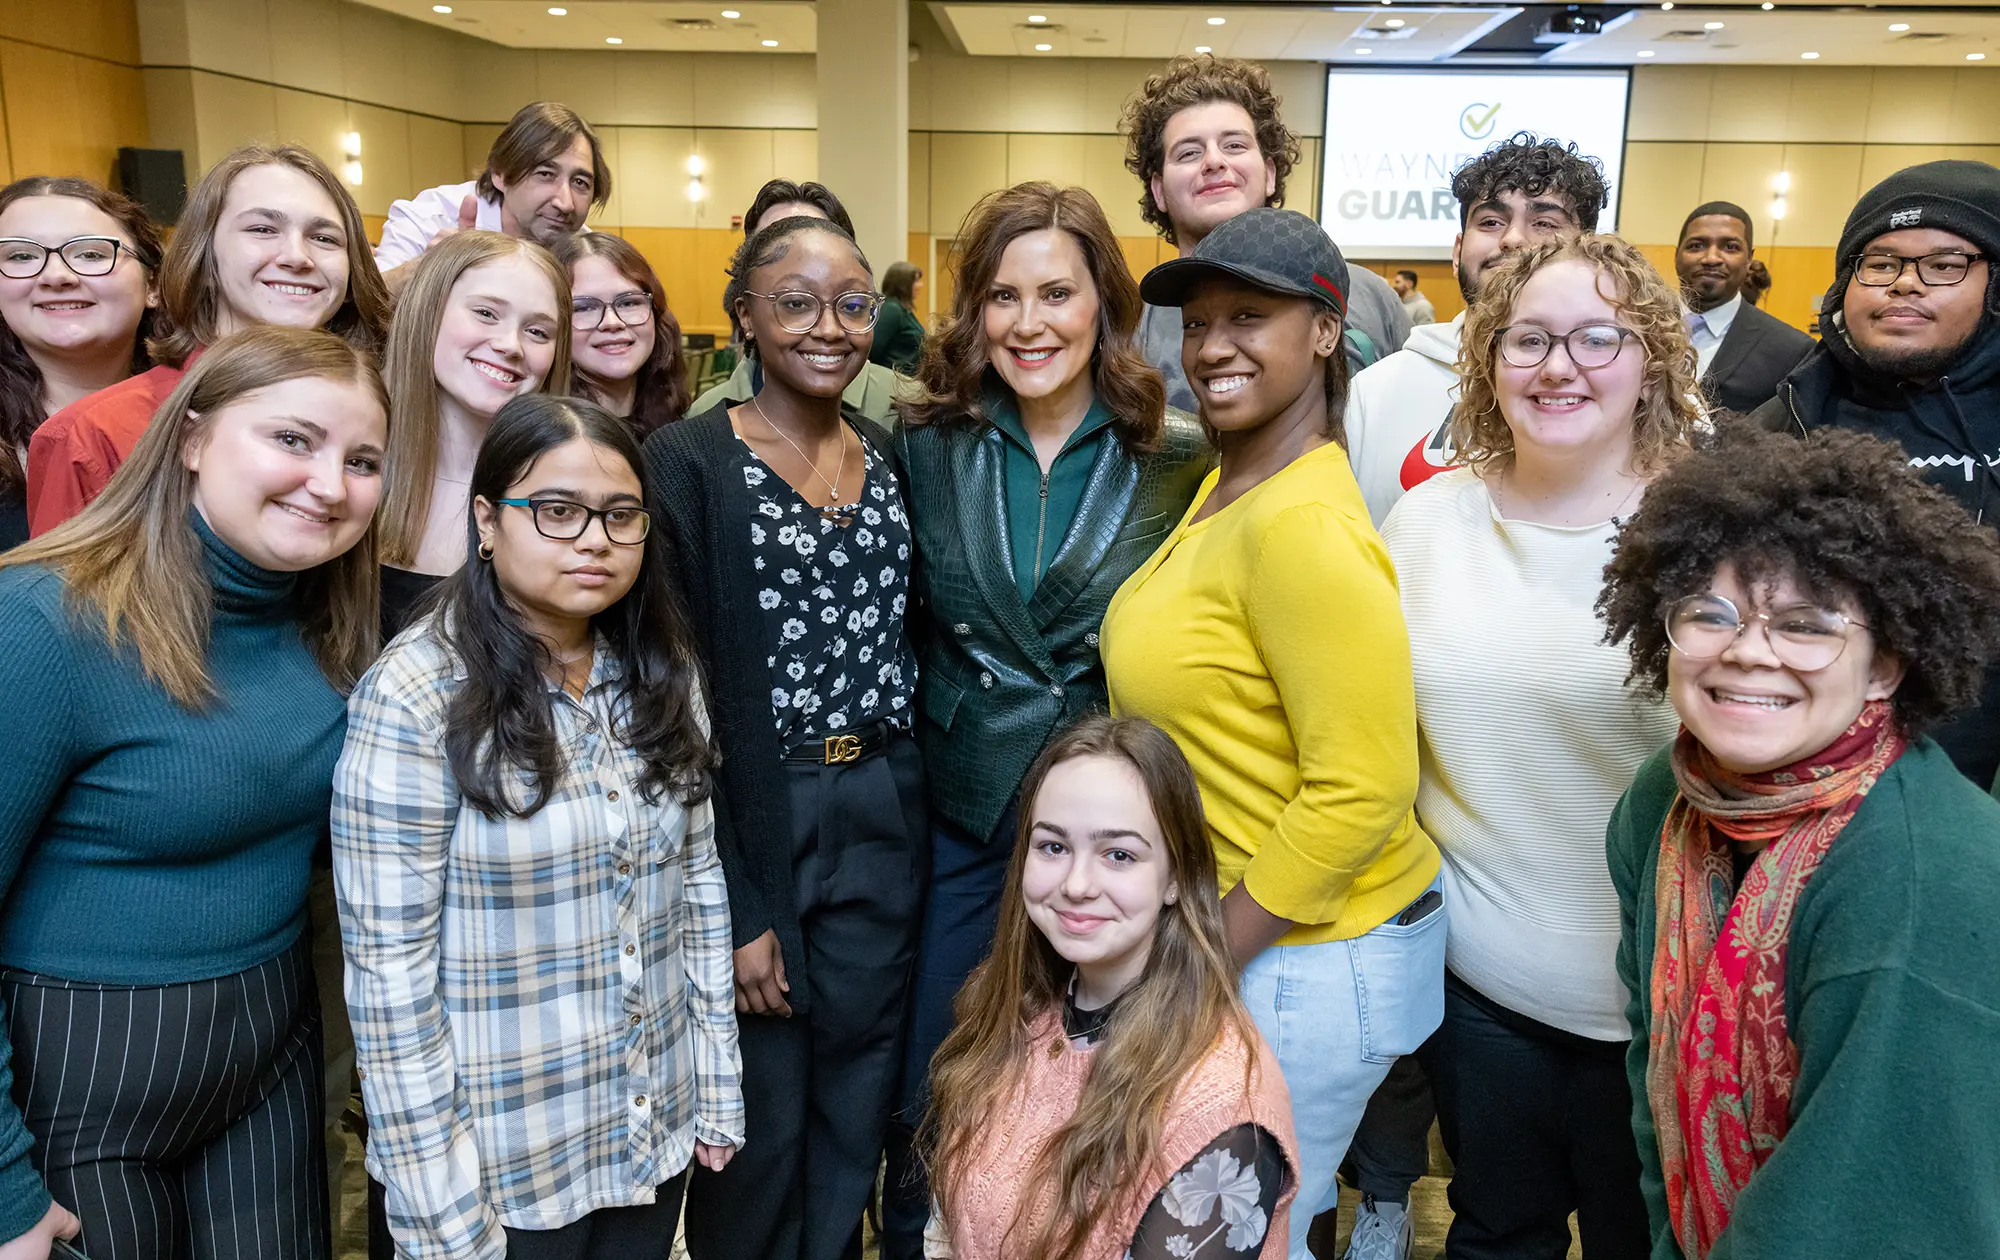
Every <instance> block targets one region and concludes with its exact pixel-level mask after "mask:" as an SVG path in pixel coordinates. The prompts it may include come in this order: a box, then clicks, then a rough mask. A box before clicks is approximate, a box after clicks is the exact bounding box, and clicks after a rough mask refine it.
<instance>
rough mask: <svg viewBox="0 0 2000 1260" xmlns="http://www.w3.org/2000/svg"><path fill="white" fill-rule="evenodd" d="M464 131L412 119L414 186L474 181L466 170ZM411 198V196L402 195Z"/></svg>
mask: <svg viewBox="0 0 2000 1260" xmlns="http://www.w3.org/2000/svg"><path fill="white" fill-rule="evenodd" d="M463 131H464V129H463V128H461V127H460V126H459V125H458V124H457V123H449V122H440V121H438V120H437V119H435V118H424V117H422V116H420V115H416V114H412V115H411V116H410V187H411V189H412V190H421V189H425V188H435V187H437V186H438V185H439V184H461V183H464V182H465V181H466V180H467V179H470V178H471V174H470V173H469V172H468V171H467V170H466V169H465V136H464V135H463ZM398 195H400V196H405V197H407V196H408V195H409V194H408V193H402V194H398Z"/></svg>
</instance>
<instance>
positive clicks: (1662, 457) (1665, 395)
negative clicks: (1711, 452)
mask: <svg viewBox="0 0 2000 1260" xmlns="http://www.w3.org/2000/svg"><path fill="white" fill-rule="evenodd" d="M1572 259H1573V260H1576V261H1578V262H1583V263H1588V264H1589V265H1590V266H1592V267H1594V268H1596V269H1597V272H1598V274H1599V275H1600V276H1607V277H1609V278H1610V280H1611V290H1612V291H1611V292H1610V293H1609V294H1606V297H1607V298H1609V300H1610V302H1611V306H1612V309H1614V310H1615V311H1617V312H1618V319H1619V322H1620V323H1621V324H1622V325H1623V326H1624V327H1626V328H1629V329H1631V330H1632V331H1633V332H1635V333H1637V334H1638V338H1639V345H1640V347H1641V349H1643V350H1644V352H1645V355H1646V374H1645V376H1644V377H1643V378H1642V379H1641V381H1640V384H1639V405H1638V408H1637V409H1636V410H1635V412H1634V413H1633V416H1632V463H1633V471H1634V472H1636V473H1638V474H1640V475H1641V476H1651V475H1653V474H1655V473H1658V472H1659V471H1661V470H1662V469H1664V468H1665V467H1666V466H1667V465H1668V464H1669V463H1670V462H1672V460H1673V459H1674V457H1675V456H1676V454H1678V453H1679V452H1681V451H1682V450H1685V449H1686V447H1687V443H1688V441H1689V439H1690V438H1691V437H1692V436H1693V435H1694V434H1695V433H1696V432H1698V431H1699V430H1700V429H1701V428H1702V427H1703V426H1704V425H1705V424H1706V423H1707V412H1706V409H1705V408H1704V407H1703V405H1702V403H1701V395H1700V392H1699V387H1698V386H1697V385H1696V384H1695V357H1694V344H1693V343H1692V342H1690V341H1689V340H1688V333H1687V325H1686V324H1684V323H1683V322H1682V320H1681V300H1680V297H1679V295H1678V294H1676V293H1675V292H1674V290H1673V289H1671V288H1669V287H1668V286H1667V282H1666V281H1665V280H1663V279H1661V278H1660V273H1659V272H1658V271H1656V270H1654V268H1653V264H1652V263H1650V262H1648V261H1647V260H1646V256H1645V255H1644V254H1642V253H1640V252H1639V251H1638V250H1637V249H1635V248H1634V247H1632V246H1631V245H1628V244H1627V243H1626V242H1625V241H1624V240H1623V239H1621V238H1620V237H1617V236H1612V235H1609V234H1598V233H1594V232H1586V233H1583V234H1582V235H1580V236H1573V237H1568V238H1564V239H1559V240H1554V241H1548V242H1545V243H1543V244H1540V245H1535V246H1531V247H1529V248H1527V249H1523V250H1521V251H1520V252H1518V253H1516V254H1515V255H1513V256H1512V257H1511V258H1509V259H1507V260H1506V261H1505V262H1503V263H1502V264H1500V266H1499V267H1498V268H1496V269H1495V270H1494V271H1493V273H1492V274H1491V275H1489V276H1487V277H1486V278H1485V279H1484V280H1482V281H1480V284H1479V299H1478V301H1476V302H1475V303H1473V306H1472V309H1471V310H1469V311H1467V312H1466V315H1465V332H1464V335H1463V336H1462V337H1460V339H1459V343H1458V364H1457V367H1458V376H1459V380H1460V382H1461V389H1460V393H1459V399H1458V406H1457V407H1456V409H1454V410H1453V412H1452V419H1451V440H1452V442H1453V444H1454V445H1455V446H1456V447H1457V449H1458V460H1459V462H1461V463H1465V464H1470V465H1471V466H1472V467H1474V468H1476V469H1478V470H1479V471H1481V472H1482V473H1483V472H1485V471H1486V470H1487V469H1488V467H1490V466H1493V465H1496V464H1501V463H1504V462H1505V461H1507V460H1509V459H1511V458H1512V457H1513V454H1514V432H1513V430H1511V429H1509V428H1508V427H1507V420H1506V417H1504V416H1502V415H1501V414H1500V403H1499V400H1498V399H1497V398H1496V397H1495V393H1494V379H1495V377H1496V375H1497V374H1498V372H1499V362H1500V330H1501V329H1502V328H1504V327H1505V326H1506V324H1507V321H1508V320H1509V319H1511V318H1512V317H1513V314H1514V303H1515V300H1516V299H1517V298H1519V297H1520V294H1521V289H1522V288H1523V287H1524V286H1525V285H1526V284H1527V283H1528V280H1529V278H1530V277H1531V276H1533V275H1534V274H1535V273H1536V272H1538V271H1540V270H1541V269H1542V268H1544V267H1547V266H1549V265H1551V264H1553V263H1559V262H1567V261H1570V260H1572Z"/></svg>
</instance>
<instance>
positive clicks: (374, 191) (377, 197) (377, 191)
mask: <svg viewBox="0 0 2000 1260" xmlns="http://www.w3.org/2000/svg"><path fill="white" fill-rule="evenodd" d="M348 116H349V118H350V119H351V120H352V122H353V124H354V129H355V130H356V131H358V132H360V133H361V173H362V180H361V186H360V187H359V188H350V189H349V190H348V191H350V192H352V193H353V194H354V204H356V205H358V206H360V207H361V212H362V213H363V214H387V213H389V203H390V202H392V201H394V200H396V199H397V198H398V197H411V196H415V195H416V194H417V193H418V192H419V191H420V190H422V189H424V188H426V187H429V185H426V184H422V183H419V182H418V181H417V178H416V175H415V173H414V172H413V171H412V170H411V168H410V116H409V115H408V114H405V113H401V112H399V111H397V110H390V109H381V108H378V107H376V106H374V105H361V104H355V105H352V106H350V107H349V115H348ZM333 169H334V171H335V172H336V173H339V172H340V164H339V163H336V164H335V165H334V168H333Z"/></svg>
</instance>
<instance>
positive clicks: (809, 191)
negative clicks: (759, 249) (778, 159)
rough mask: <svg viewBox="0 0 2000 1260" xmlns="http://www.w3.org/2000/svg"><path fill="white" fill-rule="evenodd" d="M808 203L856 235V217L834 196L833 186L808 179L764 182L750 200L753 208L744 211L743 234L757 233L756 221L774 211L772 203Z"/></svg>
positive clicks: (848, 232) (774, 204) (843, 228)
mask: <svg viewBox="0 0 2000 1260" xmlns="http://www.w3.org/2000/svg"><path fill="white" fill-rule="evenodd" d="M783 205H806V206H814V207H817V208H818V210H819V212H820V213H821V214H823V215H825V216H826V217H827V218H828V219H830V220H832V221H833V222H834V223H836V224H838V225H839V226H840V230H841V231H843V232H845V233H847V234H848V235H849V236H852V235H854V220H853V219H850V218H848V217H847V207H846V206H843V205H841V204H840V198H838V197H836V196H834V195H833V189H831V188H828V187H827V186H826V185H825V184H820V183H815V182H814V181H812V180H806V181H805V182H804V183H793V182H792V181H791V180H789V179H773V180H768V181H766V182H765V184H764V186H763V187H762V188H759V189H758V190H757V195H756V196H755V197H753V198H751V200H750V208H749V209H748V210H745V211H744V212H743V235H745V236H755V235H756V234H757V220H759V219H761V218H763V217H764V216H765V215H767V214H769V213H770V212H771V207H772V206H783Z"/></svg>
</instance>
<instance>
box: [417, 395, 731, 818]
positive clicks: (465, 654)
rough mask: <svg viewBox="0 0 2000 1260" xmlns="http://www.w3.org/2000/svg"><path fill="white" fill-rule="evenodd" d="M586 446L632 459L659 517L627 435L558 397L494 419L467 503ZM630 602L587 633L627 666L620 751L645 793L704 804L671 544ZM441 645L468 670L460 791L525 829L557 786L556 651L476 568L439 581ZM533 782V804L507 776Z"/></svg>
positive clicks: (657, 545)
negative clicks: (570, 445)
mask: <svg viewBox="0 0 2000 1260" xmlns="http://www.w3.org/2000/svg"><path fill="white" fill-rule="evenodd" d="M578 438H582V439H583V440H584V441H587V442H589V443H590V444H591V445H593V446H596V447H599V448H601V449H603V450H606V451H609V452H611V453H612V454H614V455H616V456H618V457H619V458H620V459H622V460H624V461H625V463H626V464H627V465H628V466H629V467H630V468H631V469H632V474H633V476H635V477H637V478H638V480H639V485H640V486H641V487H642V489H641V494H642V495H643V496H644V497H643V498H642V500H641V501H642V503H643V504H644V506H645V507H646V508H647V509H648V510H655V505H654V504H653V502H652V501H651V492H650V490H647V489H645V488H644V487H646V484H647V483H646V474H645V467H646V465H645V460H644V459H643V458H642V457H641V455H640V454H639V443H638V441H637V440H636V439H635V438H634V437H633V436H632V429H631V426H629V425H627V424H626V423H625V422H624V421H623V420H620V419H619V418H618V417H616V416H614V415H612V414H611V413H610V412H608V411H606V410H605V409H604V408H602V407H600V406H598V405H597V404H595V403H592V402H586V401H584V400H582V399H578V398H562V397H557V396H555V395H551V394H528V395H526V396H524V397H520V398H516V399H514V400H513V401H512V402H510V403H508V404H507V405H506V406H504V407H502V408H501V409H500V413H499V414H498V415H496V416H494V417H493V425H492V427H491V428H490V429H488V430H487V432H486V440H485V441H483V442H481V443H480V445H479V455H478V458H477V459H476V460H475V461H474V462H473V465H472V486H471V490H472V496H473V498H475V499H480V498H483V499H485V500H486V501H487V502H489V503H491V502H494V501H496V500H499V499H503V498H505V497H507V489H508V487H509V486H512V485H513V484H514V483H515V482H517V481H519V480H520V479H521V478H522V476H524V475H525V474H526V473H527V471H528V469H529V468H530V467H532V466H533V464H534V463H535V461H536V460H538V459H540V458H541V457H542V456H543V455H545V454H547V453H548V452H549V451H551V450H554V449H555V448H556V447H558V446H561V445H563V444H564V443H566V442H571V441H575V440H576V439H578ZM465 528H466V554H467V555H468V556H472V557H476V556H477V555H478V551H479V525H478V518H477V517H476V516H475V515H474V514H473V512H472V510H471V509H470V508H468V509H467V511H466V527H465ZM643 546H644V548H645V550H644V552H643V553H642V555H641V556H640V559H639V576H638V578H637V579H636V580H635V581H634V582H633V583H632V589H631V590H629V591H627V592H625V594H624V595H622V596H620V597H619V599H618V601H617V602H616V603H614V604H612V605H611V607H609V608H607V609H605V610H604V611H603V612H601V613H599V614H598V615H597V616H596V617H593V618H592V619H591V628H592V629H593V630H594V631H596V632H597V633H598V634H599V635H602V636H603V638H604V642H605V646H606V647H607V648H608V649H609V651H610V653H611V655H612V656H613V657H614V658H615V659H616V660H617V661H618V663H619V665H620V666H622V667H623V671H624V680H623V694H622V695H621V696H620V697H619V700H618V702H617V704H616V706H615V714H616V717H615V721H614V726H613V729H612V731H611V732H610V734H611V737H612V738H613V739H616V740H618V741H619V742H620V743H623V744H625V745H626V746H628V747H630V748H632V749H633V750H634V751H636V752H637V753H638V754H639V758H640V760H641V761H642V762H643V763H644V764H645V767H646V768H645V771H644V772H643V773H642V774H641V775H640V777H639V791H640V794H641V795H642V796H643V797H644V798H645V799H646V800H647V801H648V802H654V801H658V800H659V799H660V797H661V796H662V795H663V794H665V793H668V792H671V793H672V794H673V795H674V796H675V797H676V798H677V799H679V800H680V801H681V802H682V803H683V804H689V805H691V804H694V803H695V802H697V801H700V800H703V799H705V798H706V797H707V796H708V793H709V788H710V782H711V774H712V771H713V770H714V768H715V766H716V764H717V761H716V753H715V747H714V744H713V743H712V742H711V741H710V739H709V733H708V730H709V728H708V720H707V718H706V716H705V715H704V714H703V712H702V711H701V702H700V697H701V695H702V688H701V675H700V666H699V664H698V661H697V659H696V656H695V652H694V646H693V643H694V640H693V635H692V634H691V632H690V631H689V629H688V624H687V617H686V615H685V614H684V613H683V612H682V611H681V607H680V604H679V603H678V601H677V600H676V599H675V598H674V595H673V590H672V587H671V586H670V584H669V582H668V578H667V564H668V559H667V555H666V536H665V534H664V532H659V533H655V534H653V535H651V536H649V537H648V538H647V540H646V542H645V543H644V544H643ZM438 607H439V608H440V609H441V610H442V612H441V615H440V617H439V619H438V623H437V624H438V634H439V637H440V638H441V639H442V640H443V642H444V645H445V648H446V650H447V651H449V652H450V653H451V654H452V655H453V656H455V657H456V658H457V659H458V661H459V662H460V663H461V664H462V665H463V666H464V669H465V685H464V686H462V687H460V688H459V690H458V693H457V694H456V695H454V696H453V697H452V699H451V703H450V705H449V706H448V707H447V708H446V710H445V740H444V746H445V756H446V758H447V759H448V760H449V761H450V764H451V772H452V775H453V777H454V778H456V779H457V780H458V789H459V792H460V793H461V794H462V795H463V796H464V797H465V799H466V800H467V801H468V802H469V803H470V804H471V805H472V806H473V808H475V809H477V810H479V811H480V812H481V813H482V814H485V815H486V816H487V817H488V818H496V819H497V818H503V817H508V818H527V817H530V816H532V815H533V814H535V813H536V812H537V811H539V810H540V809H541V808H542V806H543V805H545V804H547V803H548V799H549V796H550V794H552V793H553V792H554V791H555V789H556V784H557V782H558V781H559V780H560V778H561V777H562V772H563V763H562V754H561V748H560V746H559V744H558V743H557V740H556V723H555V709H554V705H553V703H552V702H551V700H550V698H549V681H548V672H547V671H548V667H549V666H550V665H551V664H553V663H554V662H553V659H552V657H551V655H550V653H549V650H548V648H547V647H546V646H545V645H544V644H543V643H542V642H541V640H539V639H537V638H536V637H535V636H534V634H532V633H531V632H530V631H529V630H528V628H527V626H525V625H523V624H522V622H521V618H520V616H519V614H517V613H516V612H515V611H514V609H513V607H512V605H510V604H509V603H508V600H507V595H506V592H504V591H502V590H501V589H500V579H499V575H498V573H497V572H496V570H495V569H494V567H493V565H491V564H490V563H487V562H485V561H483V560H479V559H476V558H474V559H469V560H467V562H466V564H465V565H464V567H462V568H461V569H459V571H458V572H457V573H455V574H453V575H452V576H451V577H449V578H447V579H446V580H445V584H444V587H443V589H442V590H441V591H440V593H439V597H438ZM516 770H519V771H526V772H527V773H529V774H532V775H533V776H534V777H535V788H534V792H533V794H532V795H531V796H529V797H528V798H527V799H526V800H520V799H518V798H519V797H520V795H521V794H520V791H519V790H518V789H513V790H510V787H509V783H510V780H511V779H512V777H513V776H512V772H513V771H516Z"/></svg>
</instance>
